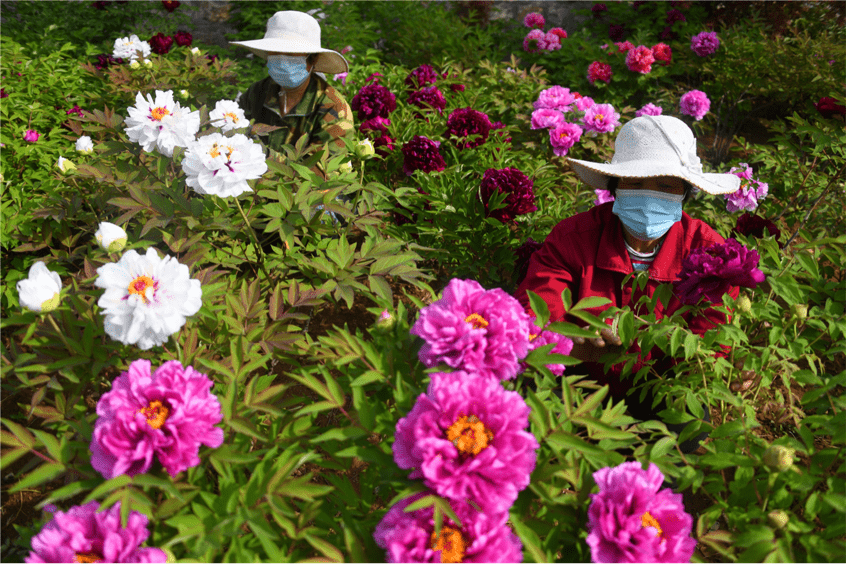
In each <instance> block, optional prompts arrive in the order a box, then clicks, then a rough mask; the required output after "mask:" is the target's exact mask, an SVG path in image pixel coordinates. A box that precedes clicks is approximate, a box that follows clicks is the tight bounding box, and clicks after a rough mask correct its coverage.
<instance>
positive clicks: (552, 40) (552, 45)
mask: <svg viewBox="0 0 846 564" xmlns="http://www.w3.org/2000/svg"><path fill="white" fill-rule="evenodd" d="M543 42H544V49H546V50H547V51H558V50H559V49H561V38H560V37H559V36H558V35H556V34H554V33H552V32H548V33H547V34H546V35H544V36H543Z"/></svg>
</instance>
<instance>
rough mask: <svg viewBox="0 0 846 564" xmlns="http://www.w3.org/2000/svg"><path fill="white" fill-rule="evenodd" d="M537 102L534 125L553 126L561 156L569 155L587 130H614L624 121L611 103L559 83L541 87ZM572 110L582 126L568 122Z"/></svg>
mask: <svg viewBox="0 0 846 564" xmlns="http://www.w3.org/2000/svg"><path fill="white" fill-rule="evenodd" d="M533 106H534V108H535V111H534V112H532V129H548V130H549V142H550V145H552V149H553V153H554V154H555V155H556V156H559V157H563V156H565V155H567V153H568V151H569V150H570V149H571V148H572V147H573V146H574V145H575V144H576V143H578V142H579V140H580V139H581V137H582V134H583V133H584V131H587V132H588V134H589V135H596V134H598V133H608V132H611V131H614V129H616V128H617V127H618V126H619V125H620V114H619V113H617V112H616V111H615V110H614V107H613V106H611V104H596V103H595V102H594V101H593V99H592V98H589V97H587V96H582V95H581V94H579V93H578V92H570V89H569V88H563V87H561V86H557V85H556V86H552V87H551V88H547V89H546V90H543V91H541V93H540V94H539V95H538V99H537V100H536V101H535V102H534V104H533ZM568 114H569V115H571V116H572V118H573V119H574V121H575V120H578V121H580V122H581V126H580V125H577V124H576V123H572V122H568V121H567V118H568Z"/></svg>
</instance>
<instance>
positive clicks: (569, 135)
mask: <svg viewBox="0 0 846 564" xmlns="http://www.w3.org/2000/svg"><path fill="white" fill-rule="evenodd" d="M591 107H595V106H591ZM587 111H588V112H589V111H590V108H588V110H587ZM582 132H583V131H582V128H581V127H579V126H578V125H576V124H575V123H567V122H566V121H565V122H564V123H562V124H560V125H559V126H557V127H556V128H554V129H550V130H549V143H550V144H551V145H552V152H553V153H554V154H555V156H557V157H563V156H566V155H567V151H569V150H570V149H571V148H572V147H573V145H575V144H576V143H578V142H579V139H581V138H582Z"/></svg>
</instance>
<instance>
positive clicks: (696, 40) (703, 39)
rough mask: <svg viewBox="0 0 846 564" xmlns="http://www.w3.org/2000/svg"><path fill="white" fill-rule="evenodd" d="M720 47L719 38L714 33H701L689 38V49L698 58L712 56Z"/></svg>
mask: <svg viewBox="0 0 846 564" xmlns="http://www.w3.org/2000/svg"><path fill="white" fill-rule="evenodd" d="M719 47H720V38H719V37H717V32H715V31H703V32H702V33H697V34H696V35H694V36H693V37H691V38H690V48H691V49H692V50H693V52H694V53H696V54H697V55H699V56H700V57H707V56H708V55H712V54H713V53H714V51H716V50H717V49H718V48H719Z"/></svg>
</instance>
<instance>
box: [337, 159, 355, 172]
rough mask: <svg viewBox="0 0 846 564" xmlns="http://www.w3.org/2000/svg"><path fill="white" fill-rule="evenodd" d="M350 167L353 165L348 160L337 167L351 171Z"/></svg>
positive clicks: (343, 170) (344, 170)
mask: <svg viewBox="0 0 846 564" xmlns="http://www.w3.org/2000/svg"><path fill="white" fill-rule="evenodd" d="M352 169H353V167H352V163H351V162H350V161H347V162H345V163H344V164H342V165H341V166H339V167H338V170H340V171H341V172H352Z"/></svg>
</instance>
